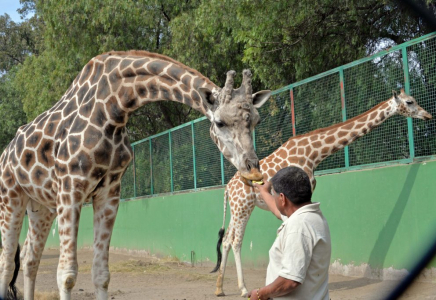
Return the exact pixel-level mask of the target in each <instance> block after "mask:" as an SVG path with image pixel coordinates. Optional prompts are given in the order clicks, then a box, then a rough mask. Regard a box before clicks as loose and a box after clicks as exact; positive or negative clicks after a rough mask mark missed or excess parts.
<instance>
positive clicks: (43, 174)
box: [32, 166, 48, 198]
mask: <svg viewBox="0 0 436 300" xmlns="http://www.w3.org/2000/svg"><path fill="white" fill-rule="evenodd" d="M47 177H48V172H47V170H45V169H43V168H41V167H39V166H36V167H35V169H33V171H32V181H33V182H34V183H36V184H37V185H39V186H42V184H43V182H44V180H45V179H46V178H47ZM41 198H42V197H41Z"/></svg>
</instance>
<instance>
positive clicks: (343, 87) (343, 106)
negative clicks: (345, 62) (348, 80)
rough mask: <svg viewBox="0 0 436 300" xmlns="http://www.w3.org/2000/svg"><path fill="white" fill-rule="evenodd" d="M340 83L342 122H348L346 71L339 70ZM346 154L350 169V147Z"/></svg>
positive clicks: (346, 161)
mask: <svg viewBox="0 0 436 300" xmlns="http://www.w3.org/2000/svg"><path fill="white" fill-rule="evenodd" d="M339 81H340V86H341V106H342V122H345V121H346V120H347V106H346V104H345V84H344V69H343V68H340V69H339ZM344 153H345V167H346V168H348V167H349V166H350V156H349V150H348V146H345V148H344Z"/></svg>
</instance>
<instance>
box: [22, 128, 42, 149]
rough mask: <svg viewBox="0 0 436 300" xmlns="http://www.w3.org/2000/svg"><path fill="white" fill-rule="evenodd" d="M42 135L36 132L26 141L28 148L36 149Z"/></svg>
mask: <svg viewBox="0 0 436 300" xmlns="http://www.w3.org/2000/svg"><path fill="white" fill-rule="evenodd" d="M41 136H42V133H41V132H39V131H35V132H34V133H33V134H32V135H31V136H30V137H29V138H28V139H27V141H26V147H29V148H34V147H36V146H37V145H38V143H39V141H40V139H41Z"/></svg>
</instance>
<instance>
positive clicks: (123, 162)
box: [111, 145, 132, 170]
mask: <svg viewBox="0 0 436 300" xmlns="http://www.w3.org/2000/svg"><path fill="white" fill-rule="evenodd" d="M131 159H132V155H131V153H130V151H128V150H127V149H126V148H125V147H124V145H120V146H119V147H118V148H117V149H116V150H115V154H114V157H113V161H112V166H111V169H113V170H117V169H121V168H124V167H125V166H127V164H128V163H129V162H130V160H131Z"/></svg>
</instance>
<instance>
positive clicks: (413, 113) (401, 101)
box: [392, 89, 432, 120]
mask: <svg viewBox="0 0 436 300" xmlns="http://www.w3.org/2000/svg"><path fill="white" fill-rule="evenodd" d="M392 93H393V99H394V100H395V103H396V104H397V107H396V111H397V113H398V114H400V115H402V116H405V117H412V118H417V119H422V120H430V119H431V118H432V116H431V114H429V113H428V112H426V111H425V110H424V109H423V108H422V107H421V106H419V105H418V103H416V100H415V98H413V97H412V96H409V95H407V94H406V93H405V92H404V89H401V93H400V94H397V92H396V91H392Z"/></svg>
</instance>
